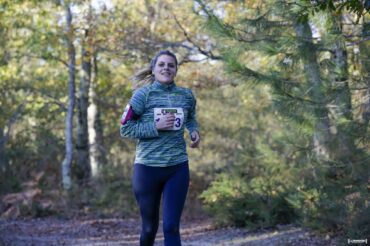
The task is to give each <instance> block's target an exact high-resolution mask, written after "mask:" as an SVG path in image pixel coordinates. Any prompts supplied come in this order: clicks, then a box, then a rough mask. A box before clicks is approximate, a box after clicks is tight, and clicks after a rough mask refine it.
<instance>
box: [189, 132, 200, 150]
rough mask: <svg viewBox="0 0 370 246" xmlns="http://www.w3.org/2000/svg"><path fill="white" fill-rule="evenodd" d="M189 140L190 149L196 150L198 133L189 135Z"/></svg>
mask: <svg viewBox="0 0 370 246" xmlns="http://www.w3.org/2000/svg"><path fill="white" fill-rule="evenodd" d="M190 138H191V143H190V148H198V146H199V143H200V135H199V132H198V131H193V132H192V133H191V134H190Z"/></svg>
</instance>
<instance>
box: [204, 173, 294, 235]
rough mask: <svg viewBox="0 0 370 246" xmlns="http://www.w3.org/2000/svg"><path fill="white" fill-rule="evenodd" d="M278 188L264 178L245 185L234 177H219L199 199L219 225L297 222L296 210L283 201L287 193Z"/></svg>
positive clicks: (273, 224) (254, 179)
mask: <svg viewBox="0 0 370 246" xmlns="http://www.w3.org/2000/svg"><path fill="white" fill-rule="evenodd" d="M280 185H281V184H276V183H274V182H271V181H270V182H269V179H268V178H266V177H256V178H253V179H252V180H250V181H249V182H248V181H246V180H245V177H240V175H237V174H221V175H219V176H218V177H217V179H216V180H215V181H214V182H212V184H211V186H210V188H208V189H207V190H206V191H205V192H203V193H202V195H201V198H202V199H203V201H204V203H205V205H206V209H207V211H208V212H209V213H210V214H212V215H213V216H214V218H215V220H216V222H217V223H218V224H220V225H235V226H243V227H248V228H253V229H256V228H261V227H270V226H275V225H277V224H286V223H291V222H293V221H294V220H295V219H296V215H295V211H294V210H293V208H292V207H291V206H290V205H289V204H288V202H287V201H286V200H285V196H286V192H287V191H286V190H284V191H282V190H279V189H278V188H277V187H279V186H280Z"/></svg>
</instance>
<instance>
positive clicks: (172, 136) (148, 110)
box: [120, 81, 198, 167]
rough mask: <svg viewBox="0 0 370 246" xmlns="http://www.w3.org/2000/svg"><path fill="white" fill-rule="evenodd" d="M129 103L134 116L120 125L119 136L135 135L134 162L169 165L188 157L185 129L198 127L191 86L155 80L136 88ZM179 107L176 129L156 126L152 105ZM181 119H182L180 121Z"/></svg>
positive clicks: (149, 164)
mask: <svg viewBox="0 0 370 246" xmlns="http://www.w3.org/2000/svg"><path fill="white" fill-rule="evenodd" d="M129 104H130V105H131V107H132V110H133V111H134V113H135V115H136V117H134V118H132V119H130V120H129V121H127V122H126V123H125V124H123V125H121V129H120V133H121V136H122V137H128V138H135V139H138V143H137V146H136V157H135V163H140V164H144V165H148V166H161V167H164V166H171V165H176V164H179V163H182V162H185V161H187V160H188V156H187V152H186V143H185V139H184V129H185V128H187V130H188V131H189V133H190V134H191V133H192V132H193V131H198V123H197V120H196V110H195V107H196V100H195V98H194V95H193V93H192V92H191V90H190V89H186V88H182V87H177V86H176V84H175V83H171V84H161V83H160V82H158V81H155V82H153V83H152V84H150V85H147V86H144V87H142V88H139V89H137V90H136V91H135V92H134V94H133V96H132V98H131V100H130V102H129ZM155 108H157V111H158V108H159V109H168V108H176V109H180V110H181V109H182V111H183V118H181V117H179V118H176V120H175V125H177V126H178V127H179V129H178V130H157V129H156V127H155V122H154V120H155V115H154V109H155ZM182 121H183V122H182Z"/></svg>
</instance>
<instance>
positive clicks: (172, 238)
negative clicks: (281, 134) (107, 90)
mask: <svg viewBox="0 0 370 246" xmlns="http://www.w3.org/2000/svg"><path fill="white" fill-rule="evenodd" d="M177 68H178V62H177V58H176V56H175V55H174V54H173V53H172V52H170V51H160V52H158V53H157V54H156V55H155V56H154V58H153V59H152V61H151V63H150V67H148V68H146V69H143V70H141V71H139V72H138V73H137V74H136V75H135V76H134V77H133V78H134V80H136V81H138V82H140V83H142V84H146V85H145V86H142V87H140V88H139V89H137V90H136V91H135V92H134V94H133V96H132V98H131V100H130V102H129V104H128V105H127V106H126V108H125V111H124V113H123V115H122V118H121V128H120V133H121V136H122V137H124V138H126V137H128V138H134V139H137V140H138V142H137V146H136V156H135V164H134V171H133V176H132V184H133V191H134V194H135V198H136V200H137V203H138V205H139V208H140V214H141V219H142V228H141V235H140V245H141V246H149V245H150V246H151V245H153V244H154V241H155V236H156V233H157V230H158V224H159V208H160V201H161V197H162V195H163V232H164V245H165V246H178V245H181V239H180V218H181V213H182V210H183V208H184V203H185V199H186V195H187V192H188V187H189V165H188V155H187V151H186V143H185V139H184V130H185V128H186V129H187V130H188V132H189V135H190V138H191V143H190V147H191V148H196V147H198V146H199V143H200V135H199V131H198V123H197V120H196V109H195V107H196V100H195V98H194V95H193V93H192V92H191V90H190V89H186V88H182V87H178V86H176V84H175V81H174V79H175V76H176V74H177Z"/></svg>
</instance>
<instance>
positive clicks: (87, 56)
mask: <svg viewBox="0 0 370 246" xmlns="http://www.w3.org/2000/svg"><path fill="white" fill-rule="evenodd" d="M90 39H91V38H90V34H89V30H85V37H84V38H83V41H82V50H81V52H82V55H81V60H82V61H81V66H82V68H81V71H82V72H81V79H80V89H79V96H78V121H77V144H76V149H77V167H78V168H77V172H76V174H77V177H78V179H79V180H80V181H87V180H88V179H89V178H90V163H89V162H90V160H89V132H88V126H87V108H88V106H89V87H90V79H91V52H90V49H91V46H90Z"/></svg>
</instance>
